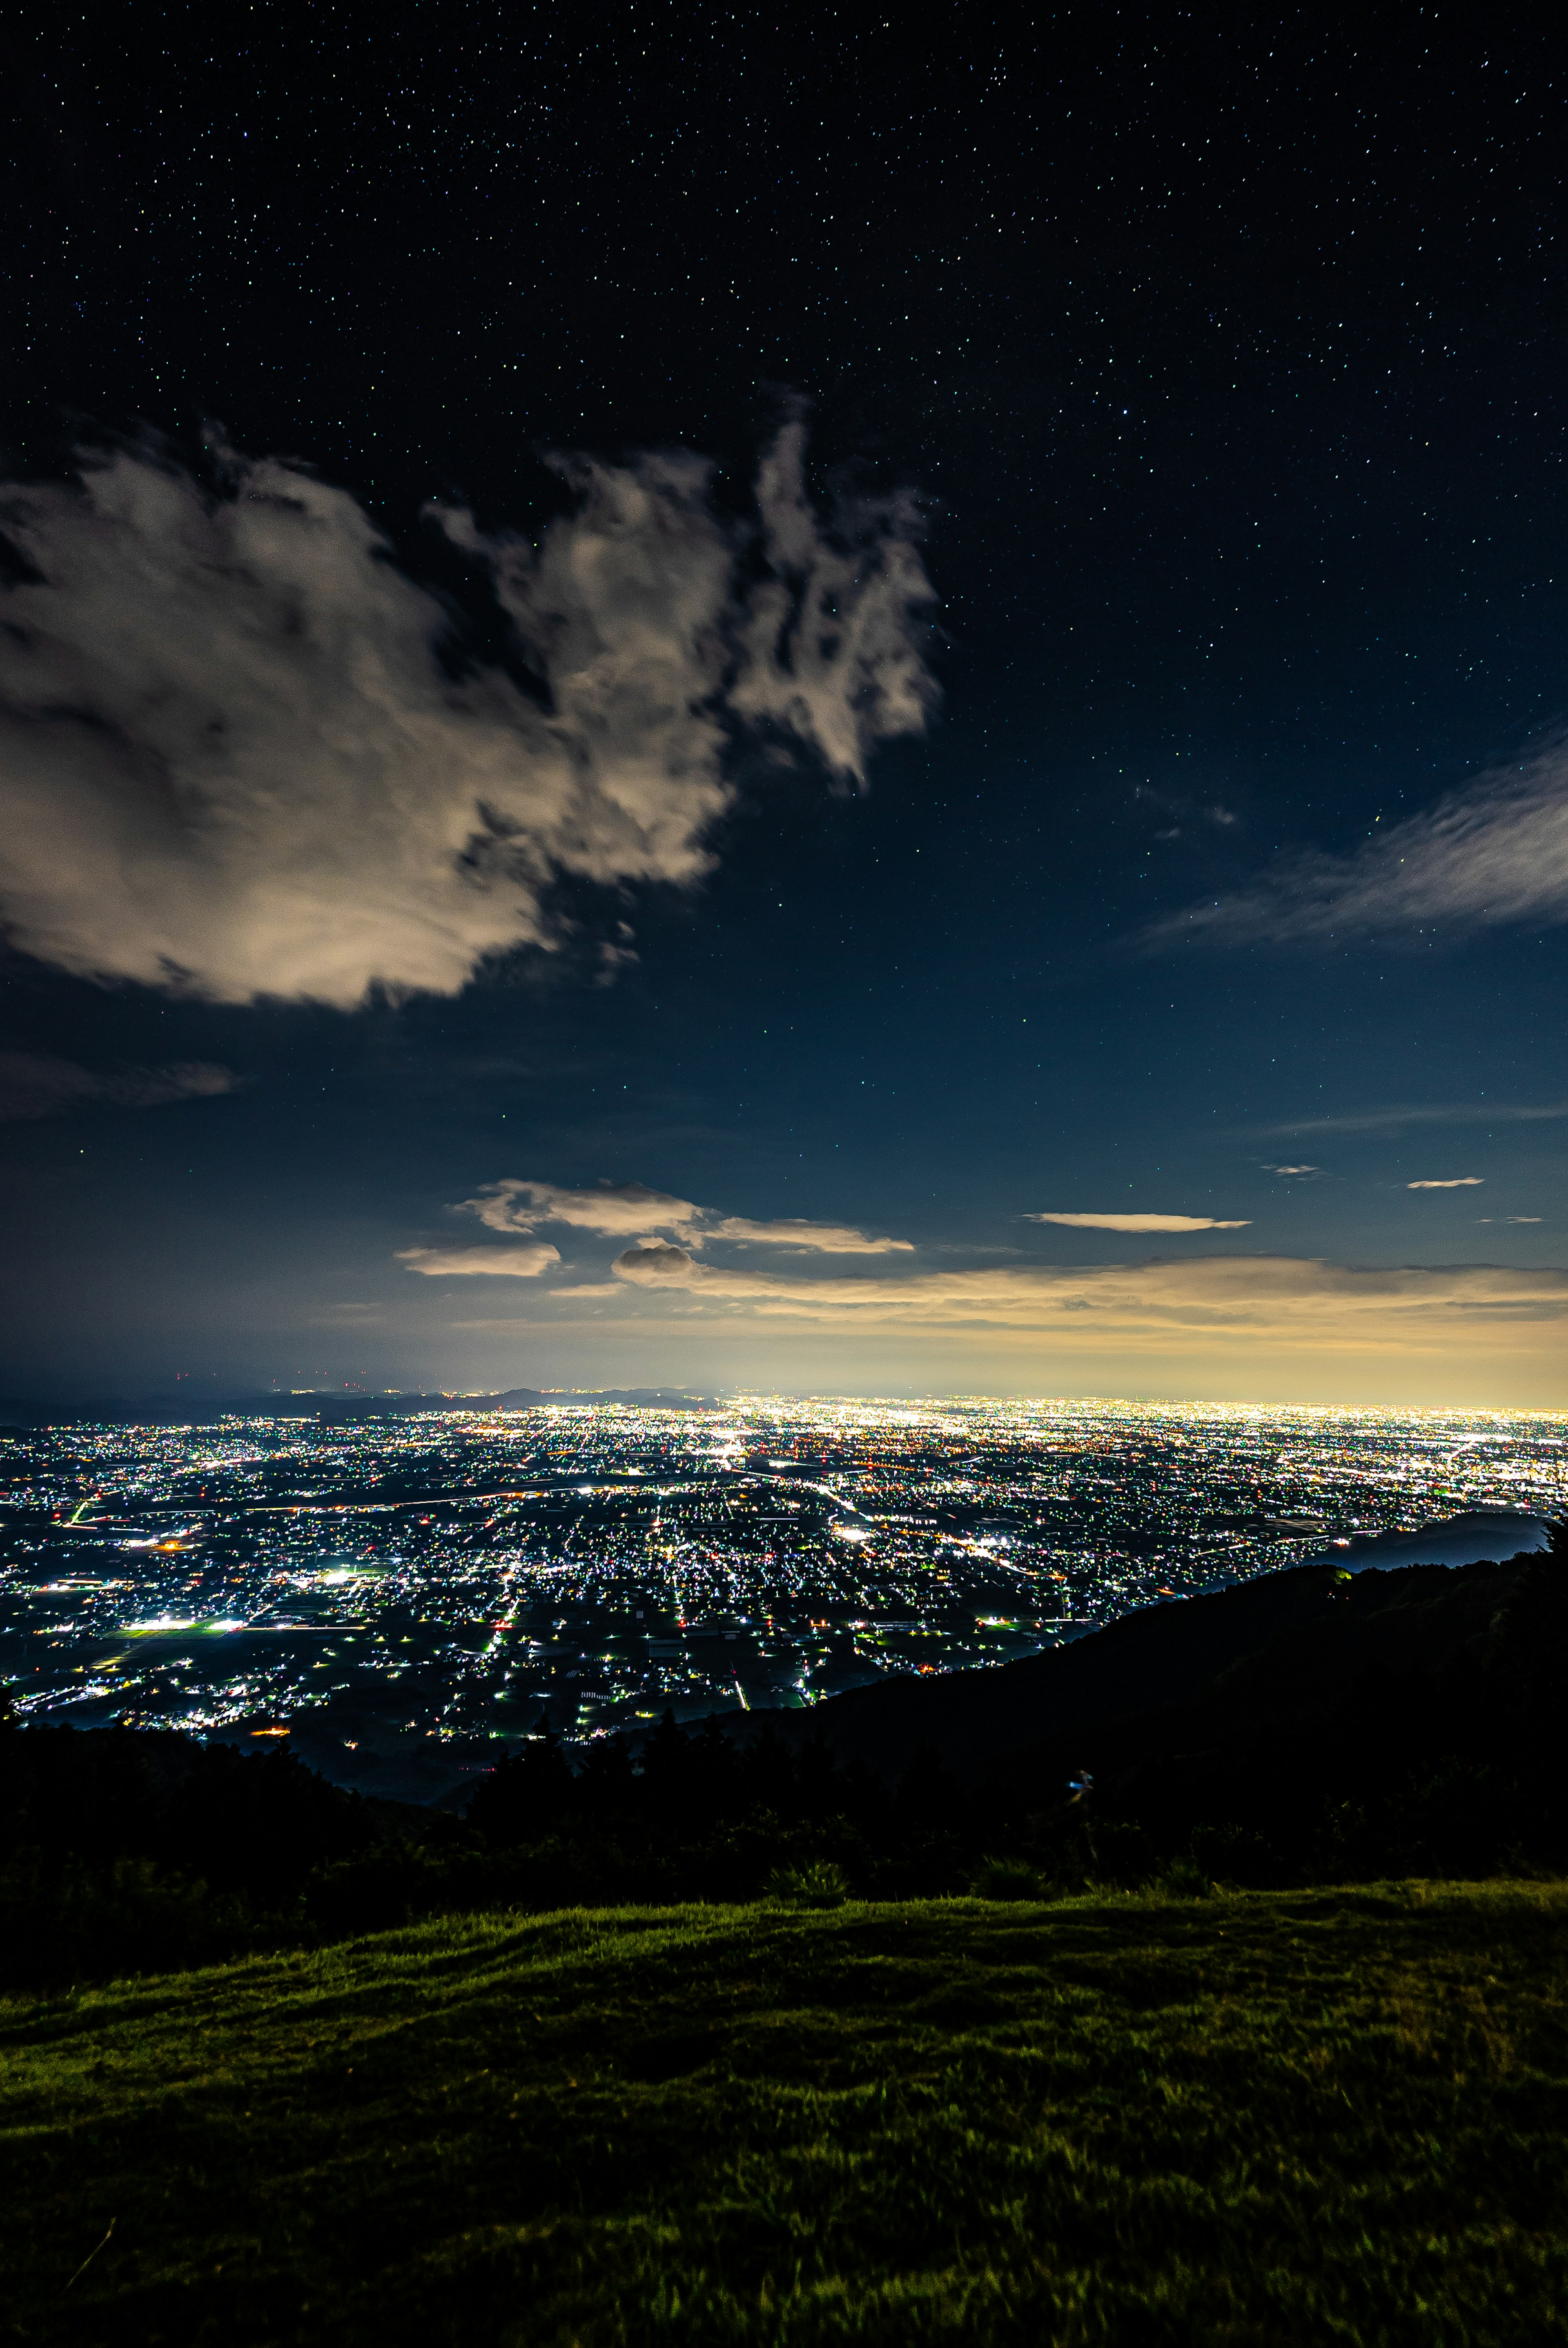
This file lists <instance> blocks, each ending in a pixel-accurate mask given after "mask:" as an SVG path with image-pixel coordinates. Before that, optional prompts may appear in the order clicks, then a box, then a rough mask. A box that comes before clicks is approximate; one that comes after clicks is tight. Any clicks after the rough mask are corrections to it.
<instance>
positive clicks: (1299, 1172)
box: [1263, 1166, 1323, 1182]
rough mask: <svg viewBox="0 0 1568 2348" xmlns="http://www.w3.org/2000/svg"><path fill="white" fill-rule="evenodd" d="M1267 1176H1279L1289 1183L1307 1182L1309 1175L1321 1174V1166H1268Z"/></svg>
mask: <svg viewBox="0 0 1568 2348" xmlns="http://www.w3.org/2000/svg"><path fill="white" fill-rule="evenodd" d="M1263 1170H1264V1172H1265V1173H1266V1174H1277V1175H1279V1176H1280V1177H1281V1179H1283V1180H1285V1181H1287V1182H1301V1181H1305V1180H1306V1179H1307V1176H1308V1175H1309V1174H1321V1173H1322V1171H1323V1169H1322V1167H1321V1166H1266V1167H1265V1168H1264V1169H1263Z"/></svg>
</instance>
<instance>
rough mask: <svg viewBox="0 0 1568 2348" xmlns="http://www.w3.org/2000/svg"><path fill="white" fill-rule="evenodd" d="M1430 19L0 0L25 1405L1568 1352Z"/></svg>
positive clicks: (1530, 846)
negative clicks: (228, 11) (18, 6)
mask: <svg viewBox="0 0 1568 2348" xmlns="http://www.w3.org/2000/svg"><path fill="white" fill-rule="evenodd" d="M1484 14H1485V12H1481V11H1479V10H1468V11H1458V10H1456V11H1443V12H1440V13H1439V12H1434V11H1432V10H1430V9H1425V10H1423V9H1420V8H1417V7H1410V6H1406V7H1401V8H1395V9H1381V10H1380V9H1377V8H1367V9H1363V10H1360V11H1358V12H1355V13H1354V14H1351V13H1349V12H1345V13H1342V14H1340V15H1338V16H1337V18H1336V20H1335V21H1334V22H1333V23H1326V22H1325V19H1324V14H1323V12H1320V11H1300V12H1295V13H1289V14H1286V13H1284V12H1280V13H1279V14H1278V15H1271V14H1270V13H1268V12H1264V11H1258V12H1248V11H1245V10H1238V9H1236V8H1234V7H1225V8H1214V9H1212V10H1204V9H1201V8H1200V9H1194V10H1183V11H1178V10H1175V9H1156V10H1153V11H1149V12H1143V13H1138V12H1114V11H1111V10H1105V9H1085V10H1082V11H1079V12H1066V11H1064V12H1060V13H1057V14H1054V15H1052V14H1045V13H1041V14H1040V15H1036V16H1035V17H1034V18H1033V19H1032V20H1030V19H1027V18H1025V17H1021V16H1020V17H1009V16H1002V17H999V18H996V19H994V20H993V19H989V18H987V17H986V16H985V15H983V14H981V13H980V12H976V11H973V10H967V9H948V10H941V9H938V10H936V11H934V12H933V11H926V12H922V13H921V14H919V15H910V14H908V13H906V14H904V15H894V16H889V17H886V18H883V17H881V16H878V15H875V14H873V13H870V12H861V11H856V10H851V9H843V10H838V11H827V10H824V11H815V10H814V11H807V10H804V9H802V10H794V11H785V12H774V13H772V14H767V15H762V14H756V15H753V14H750V13H747V12H745V11H743V10H735V11H732V12H728V13H718V12H715V13H712V14H709V15H692V14H688V13H677V12H674V11H671V10H669V9H661V8H652V7H650V8H644V9H638V10H633V9H624V10H617V9H605V10H602V11H599V12H591V13H590V12H586V11H580V10H578V11H572V10H542V9H541V10H532V9H526V8H514V9H481V8H466V7H464V6H462V5H442V6H440V7H438V8H430V7H425V8H419V7H410V6H406V5H404V6H399V5H383V6H379V7H377V8H376V9H374V10H371V9H368V8H366V9H363V10H358V11H355V10H352V9H344V8H337V9H332V8H327V7H318V8H314V9H309V10H306V9H290V8H287V7H277V8H270V9H265V10H257V11H255V12H253V13H252V14H251V15H249V16H247V17H236V16H234V15H225V14H224V13H222V12H218V13H217V14H214V13H213V12H211V11H210V10H201V11H199V12H198V11H184V10H180V9H178V8H171V9H169V10H167V11H164V12H162V13H155V12H149V11H147V10H145V9H135V10H133V9H130V8H128V7H121V8H118V9H108V8H104V9H99V10H92V11H88V12H87V14H86V15H85V16H82V17H78V18H74V19H69V20H67V19H66V18H64V17H62V16H61V15H59V14H58V12H47V11H45V10H43V9H41V8H34V9H32V10H31V11H30V12H29V11H26V10H24V11H23V12H21V13H20V14H18V15H15V16H13V18H12V19H11V29H10V31H9V33H8V34H7V35H6V36H5V39H6V40H7V42H8V45H9V46H8V47H7V49H6V51H5V57H4V67H5V72H4V80H5V86H6V88H7V89H8V91H9V94H10V98H11V99H12V100H14V101H15V103H16V105H17V107H18V119H17V122H16V124H15V126H14V127H13V129H12V130H11V131H10V133H9V134H8V136H7V139H6V141H5V147H6V162H5V170H6V174H7V198H6V205H7V220H8V226H7V230H6V234H5V272H6V279H7V300H6V304H5V315H6V320H7V329H8V335H9V337H10V343H9V348H8V352H7V364H6V367H5V378H4V383H5V391H4V405H3V409H0V414H3V417H4V422H3V426H0V458H3V460H4V464H5V488H4V490H3V491H0V498H3V506H4V510H3V513H0V529H3V530H4V532H5V550H6V552H5V572H4V578H5V587H4V590H3V592H0V788H3V791H4V795H5V796H4V802H3V803H4V807H5V824H4V831H3V833H0V858H3V869H0V919H3V921H4V922H5V935H6V938H7V941H8V943H7V947H6V952H5V960H4V962H3V963H0V985H3V988H4V996H3V1000H4V1009H5V1035H4V1039H3V1053H0V1105H3V1107H4V1109H5V1115H6V1117H7V1120H8V1121H7V1123H6V1125H5V1134H4V1148H3V1150H0V1161H3V1168H4V1174H3V1189H0V1199H3V1210H4V1216H5V1231H6V1236H7V1241H8V1244H7V1246H6V1249H5V1257H6V1264H7V1268H6V1273H5V1281H6V1288H5V1312H4V1327H5V1341H4V1355H3V1359H0V1393H3V1394H5V1395H14V1396H18V1397H23V1398H27V1397H46V1398H47V1397H59V1398H62V1399H70V1398H77V1399H79V1398H81V1397H86V1396H93V1395H147V1396H151V1395H169V1394H170V1393H173V1392H175V1391H178V1392H179V1393H180V1394H182V1395H210V1396H211V1397H213V1398H214V1399H218V1398H224V1397H229V1396H232V1395H239V1394H242V1393H246V1392H256V1391H260V1390H263V1389H266V1388H269V1387H272V1386H274V1385H282V1386H283V1387H303V1386H312V1385H333V1386H338V1387H342V1386H343V1385H358V1386H364V1387H368V1388H372V1389H375V1388H384V1387H392V1386H397V1387H405V1388H407V1387H434V1386H437V1385H440V1386H445V1387H451V1388H464V1389H475V1388H495V1387H505V1386H511V1385H531V1386H552V1387H553V1386H567V1385H580V1386H600V1385H616V1386H621V1385H647V1384H654V1383H657V1384H681V1385H691V1386H696V1387H701V1388H705V1389H710V1390H711V1389H713V1388H723V1387H730V1386H735V1385H743V1386H746V1387H749V1388H759V1387H761V1388H767V1389H775V1390H778V1389H787V1390H793V1391H816V1392H845V1393H848V1392H861V1393H866V1392H875V1393H886V1394H933V1393H941V1392H948V1391H963V1392H974V1393H978V1392H989V1393H1000V1392H1013V1393H1028V1394H1038V1395H1051V1394H1056V1395H1067V1394H1106V1395H1118V1394H1119V1395H1138V1394H1158V1395H1187V1396H1193V1397H1212V1398H1223V1397H1228V1398H1243V1399H1245V1398H1256V1399H1259V1400H1301V1401H1313V1402H1322V1403H1333V1402H1343V1403H1347V1404H1360V1403H1378V1402H1401V1403H1426V1404H1456V1405H1458V1404H1475V1405H1498V1406H1502V1405H1523V1406H1563V1405H1564V1404H1568V1370H1565V1367H1564V1364H1565V1362H1568V1353H1565V1349H1564V1346H1563V1334H1564V1316H1565V1315H1568V1269H1564V1266H1565V1265H1568V1248H1565V1241H1564V1232H1563V1219H1564V1211H1565V1206H1568V1201H1565V1198H1564V1185H1563V1171H1562V1169H1563V1139H1564V1136H1565V1134H1568V1066H1565V1065H1564V1050H1563V999H1564V965H1563V919H1564V916H1565V914H1568V753H1565V752H1564V750H1563V747H1562V744H1563V736H1562V732H1561V728H1562V727H1563V722H1564V716H1565V713H1568V634H1565V630H1564V617H1565V613H1568V576H1565V572H1568V558H1565V555H1564V547H1565V544H1568V478H1565V471H1564V449H1565V438H1564V425H1565V422H1568V400H1565V394H1564V385H1565V382H1568V284H1565V282H1564V268H1563V251H1562V243H1563V237H1562V230H1563V171H1562V158H1563V152H1564V143H1563V73H1562V71H1561V55H1562V45H1561V40H1560V36H1559V34H1558V28H1557V26H1555V24H1554V23H1553V20H1552V19H1551V17H1550V15H1549V14H1548V13H1546V12H1542V13H1540V14H1539V15H1536V14H1534V13H1533V12H1522V14H1521V15H1519V16H1518V17H1517V19H1516V21H1515V23H1514V24H1513V25H1512V26H1509V25H1507V24H1506V23H1505V24H1504V25H1503V26H1501V29H1499V28H1498V27H1497V26H1495V25H1489V24H1487V23H1486V22H1485V21H1484ZM247 26H249V27H252V28H253V29H252V30H251V31H250V32H249V33H247V31H246V29H245V28H246V27H247ZM1055 1216H1066V1217H1069V1218H1078V1219H1080V1220H1068V1221H1055V1220H1049V1219H1050V1218H1051V1217H1055ZM1041 1218H1046V1219H1047V1220H1040V1219H1041ZM1108 1218H1110V1219H1122V1220H1123V1221H1124V1220H1125V1219H1127V1218H1132V1219H1133V1220H1132V1227H1130V1228H1122V1227H1119V1226H1118V1224H1117V1222H1116V1221H1114V1220H1112V1221H1108V1220H1107V1219H1108ZM1150 1219H1153V1220H1150ZM808 1227H810V1228H808ZM873 1242H879V1243H880V1244H872V1243H873ZM890 1242H897V1244H890Z"/></svg>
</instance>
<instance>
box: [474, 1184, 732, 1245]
mask: <svg viewBox="0 0 1568 2348" xmlns="http://www.w3.org/2000/svg"><path fill="white" fill-rule="evenodd" d="M458 1211H459V1212H460V1213H462V1214H468V1215H477V1216H478V1218H479V1220H480V1221H481V1222H482V1223H485V1224H487V1225H488V1227H489V1229H490V1230H491V1231H534V1230H535V1229H537V1227H538V1225H539V1224H540V1223H570V1224H573V1225H574V1226H575V1227H576V1228H577V1229H578V1230H579V1231H602V1232H604V1233H605V1234H606V1235H607V1236H608V1237H609V1238H610V1239H623V1238H630V1237H631V1236H632V1234H633V1233H640V1232H642V1231H685V1230H686V1229H688V1228H689V1226H691V1225H692V1224H694V1223H695V1222H696V1221H697V1220H698V1219H699V1217H700V1216H701V1214H702V1209H701V1208H700V1207H697V1206H694V1205H693V1204H692V1200H690V1199H675V1198H671V1195H670V1193H669V1192H668V1191H666V1190H651V1189H649V1188H648V1186H647V1184H646V1183H644V1182H605V1183H601V1184H600V1187H599V1188H598V1189H593V1190H571V1189H562V1188H561V1187H560V1185H559V1183H555V1182H525V1181H519V1180H518V1179H514V1178H510V1177H508V1178H507V1179H506V1180H505V1181H501V1182H490V1183H487V1185H486V1186H485V1188H484V1189H482V1190H481V1191H480V1193H479V1195H478V1197H477V1199H464V1200H461V1201H460V1202H459V1208H458Z"/></svg>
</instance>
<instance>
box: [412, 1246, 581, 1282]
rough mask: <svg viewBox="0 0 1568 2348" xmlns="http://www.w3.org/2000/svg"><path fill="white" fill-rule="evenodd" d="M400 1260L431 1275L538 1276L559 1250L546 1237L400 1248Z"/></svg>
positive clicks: (550, 1265) (441, 1277)
mask: <svg viewBox="0 0 1568 2348" xmlns="http://www.w3.org/2000/svg"><path fill="white" fill-rule="evenodd" d="M397 1261H398V1262H399V1263H404V1264H406V1265H407V1266H408V1269H409V1271H410V1272H424V1273H425V1274H426V1276H427V1277H429V1278H431V1279H439V1280H449V1279H451V1278H453V1277H455V1276H456V1277H458V1278H462V1279H468V1278H471V1277H472V1276H474V1275H475V1274H478V1275H479V1276H481V1277H482V1278H484V1279H487V1280H495V1279H503V1280H505V1279H510V1280H537V1279H538V1276H539V1274H540V1273H541V1272H550V1271H553V1270H554V1268H555V1266H556V1265H557V1264H558V1263H559V1262H560V1251H559V1248H553V1247H550V1246H549V1245H548V1243H547V1242H546V1241H543V1240H540V1241H537V1242H536V1243H535V1245H534V1246H532V1247H467V1248H441V1247H415V1248H399V1249H398V1250H397Z"/></svg>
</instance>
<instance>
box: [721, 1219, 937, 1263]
mask: <svg viewBox="0 0 1568 2348" xmlns="http://www.w3.org/2000/svg"><path fill="white" fill-rule="evenodd" d="M700 1236H701V1238H702V1239H705V1240H710V1239H712V1240H736V1241H740V1242H742V1244H743V1245H746V1246H753V1247H776V1248H792V1249H794V1250H795V1251H798V1252H801V1253H804V1254H812V1255H912V1254H913V1253H914V1241H912V1240H879V1239H872V1238H870V1237H869V1236H868V1235H867V1234H866V1232H865V1231H856V1229H855V1227H854V1225H853V1224H851V1223H811V1222H807V1221H806V1220H805V1219H804V1216H801V1215H780V1216H778V1217H776V1218H775V1220H774V1221H772V1222H769V1223H754V1222H753V1221H752V1220H750V1218H749V1217H748V1216H745V1215H725V1216H724V1217H723V1219H722V1220H720V1221H719V1222H716V1223H711V1224H709V1225H708V1227H707V1229H706V1230H705V1231H702V1233H701V1234H700Z"/></svg>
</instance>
